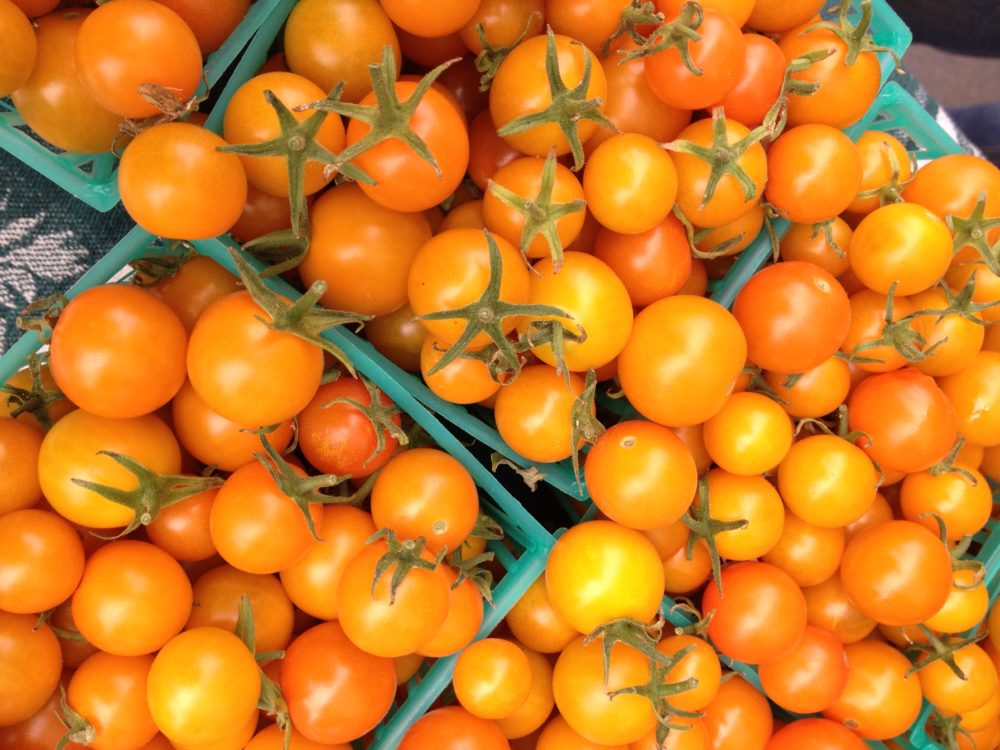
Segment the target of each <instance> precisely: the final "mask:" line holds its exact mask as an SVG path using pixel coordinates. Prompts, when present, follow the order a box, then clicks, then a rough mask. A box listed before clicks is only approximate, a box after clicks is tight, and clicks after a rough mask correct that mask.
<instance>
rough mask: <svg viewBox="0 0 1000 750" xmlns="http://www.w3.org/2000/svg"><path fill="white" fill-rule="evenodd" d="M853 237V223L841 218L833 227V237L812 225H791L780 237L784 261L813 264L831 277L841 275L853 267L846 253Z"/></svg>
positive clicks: (838, 218) (831, 225) (837, 219)
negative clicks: (851, 224)
mask: <svg viewBox="0 0 1000 750" xmlns="http://www.w3.org/2000/svg"><path fill="white" fill-rule="evenodd" d="M853 234H854V230H853V229H851V226H850V224H848V223H847V222H846V221H844V220H843V219H842V218H840V217H839V216H837V217H835V218H834V219H833V222H832V223H831V224H830V238H827V235H826V233H825V232H823V231H822V229H821V228H820V227H817V226H815V225H813V224H792V226H791V227H789V228H788V231H787V232H786V233H785V236H784V237H782V238H781V245H780V247H781V259H782V260H786V261H789V260H799V261H805V262H806V263H814V264H815V265H817V266H819V267H820V268H822V269H823V270H824V271H826V272H827V273H828V274H830V275H831V276H840V275H841V274H842V273H844V271H846V270H847V269H848V268H850V265H851V264H850V261H848V260H847V250H848V249H849V248H850V246H851V236H852V235H853ZM831 239H832V243H831V241H830V240H831ZM834 245H836V247H835V246H834Z"/></svg>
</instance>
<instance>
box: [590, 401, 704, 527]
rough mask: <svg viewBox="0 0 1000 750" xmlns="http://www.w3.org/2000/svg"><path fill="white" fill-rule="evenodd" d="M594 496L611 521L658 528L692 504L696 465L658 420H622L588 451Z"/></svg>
mask: <svg viewBox="0 0 1000 750" xmlns="http://www.w3.org/2000/svg"><path fill="white" fill-rule="evenodd" d="M584 478H585V479H586V481H587V489H588V490H589V492H590V496H591V499H593V501H594V503H595V504H596V505H597V507H598V508H599V509H600V510H601V512H602V513H604V515H606V516H607V517H608V518H609V519H611V520H612V521H615V522H616V523H619V524H621V525H623V526H628V527H630V528H633V529H643V530H645V529H653V528H657V527H661V526H666V525H668V524H672V523H674V522H675V521H677V520H678V519H679V518H680V517H681V516H682V515H683V514H684V513H685V512H686V511H687V509H688V507H689V506H690V505H691V498H692V497H694V493H695V489H696V485H697V479H698V475H697V469H696V468H695V464H694V459H693V458H692V457H691V452H690V451H689V450H688V449H687V447H686V446H685V445H684V443H683V442H682V441H681V440H680V438H678V437H677V436H676V435H674V434H673V433H672V432H671V431H670V430H669V429H667V428H666V427H663V426H662V425H658V424H656V423H655V422H646V421H642V420H629V421H625V422H619V423H618V424H616V425H614V426H613V427H611V428H610V429H608V430H607V431H606V432H604V433H602V434H601V436H600V437H599V438H598V439H597V442H595V443H594V445H593V447H592V448H591V450H590V452H589V453H588V454H587V462H586V463H585V464H584Z"/></svg>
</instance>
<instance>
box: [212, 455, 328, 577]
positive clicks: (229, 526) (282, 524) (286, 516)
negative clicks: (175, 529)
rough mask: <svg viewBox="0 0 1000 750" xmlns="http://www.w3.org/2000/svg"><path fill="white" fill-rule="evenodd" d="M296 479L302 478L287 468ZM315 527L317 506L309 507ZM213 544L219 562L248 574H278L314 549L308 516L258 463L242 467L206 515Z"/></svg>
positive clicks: (314, 540) (298, 471)
mask: <svg viewBox="0 0 1000 750" xmlns="http://www.w3.org/2000/svg"><path fill="white" fill-rule="evenodd" d="M291 471H293V472H294V473H295V474H296V475H297V476H298V477H304V476H306V473H305V472H304V471H302V470H301V469H299V468H298V467H296V466H291ZM308 512H309V515H310V516H311V518H312V522H313V524H316V523H318V522H319V519H320V506H319V505H318V504H316V503H313V504H312V505H310V506H309V511H308ZM209 529H210V530H211V534H212V541H213V542H214V543H215V548H216V549H217V550H218V551H219V554H220V555H221V556H222V559H223V560H225V561H226V562H228V563H229V564H230V565H232V566H233V567H235V568H239V569H240V570H244V571H246V572H248V573H261V574H265V573H277V572H278V571H279V570H283V569H284V568H287V567H289V566H290V565H294V564H295V563H297V562H298V561H299V560H301V559H302V558H303V557H305V556H306V554H307V553H308V552H309V550H310V549H311V548H312V546H313V545H314V544H316V539H315V538H314V537H313V534H312V532H311V531H310V530H309V525H308V523H307V521H306V516H305V514H304V513H303V512H302V510H301V509H300V508H299V506H298V505H297V504H296V503H295V501H294V500H293V499H292V498H290V497H289V496H288V495H286V494H285V493H284V492H283V491H282V490H281V489H280V488H279V487H278V485H277V484H276V483H275V481H274V479H273V478H272V476H271V474H270V473H269V472H268V470H267V469H266V468H265V467H264V465H263V464H262V463H261V462H260V461H253V462H251V463H248V464H244V465H243V466H241V467H240V468H239V469H237V470H236V471H234V472H233V473H232V474H230V475H229V477H228V478H227V479H226V481H225V482H224V483H223V485H222V486H221V487H220V488H219V492H218V494H217V495H216V496H215V502H214V503H212V511H211V514H210V516H209Z"/></svg>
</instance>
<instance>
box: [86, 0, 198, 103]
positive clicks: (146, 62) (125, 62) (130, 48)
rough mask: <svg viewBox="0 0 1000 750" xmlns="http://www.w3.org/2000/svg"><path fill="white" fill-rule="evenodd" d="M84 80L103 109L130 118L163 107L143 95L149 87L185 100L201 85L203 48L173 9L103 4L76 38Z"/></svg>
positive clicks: (135, 2) (129, 0)
mask: <svg viewBox="0 0 1000 750" xmlns="http://www.w3.org/2000/svg"><path fill="white" fill-rule="evenodd" d="M75 55H76V67H77V70H78V71H79V73H80V80H81V82H82V83H83V85H84V86H85V87H86V88H87V90H88V91H89V92H90V94H91V95H92V96H93V97H94V99H96V100H97V101H98V102H99V103H100V105H101V106H102V107H104V108H106V109H109V110H111V111H112V112H114V113H116V114H119V115H124V116H125V117H131V118H135V119H138V118H142V117H151V116H153V115H158V114H160V109H159V108H158V107H157V106H156V105H155V104H152V103H151V102H149V101H147V100H146V99H144V98H143V97H142V96H140V94H139V91H138V90H139V87H140V85H141V84H144V83H153V84H156V85H158V86H162V87H163V88H166V89H167V90H168V91H169V92H170V94H172V95H173V96H174V97H175V98H176V99H178V100H179V101H181V102H186V101H187V100H188V99H190V98H191V96H192V95H193V94H194V91H195V88H197V86H198V84H199V83H200V82H201V77H202V69H201V50H200V49H199V47H198V40H197V39H196V38H195V35H194V32H193V31H191V28H190V27H189V26H188V25H187V24H186V23H184V19H182V18H181V17H180V16H179V15H177V14H176V13H174V11H172V10H170V9H169V8H167V7H166V6H165V5H161V4H160V3H158V2H153V0H126V2H123V3H118V4H117V5H109V6H107V7H105V6H101V7H99V8H98V9H97V10H95V11H94V12H93V13H91V14H90V15H88V16H87V18H86V20H85V21H84V22H83V25H82V26H81V27H80V33H79V36H78V37H77V40H76V47H75Z"/></svg>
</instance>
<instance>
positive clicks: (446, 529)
mask: <svg viewBox="0 0 1000 750" xmlns="http://www.w3.org/2000/svg"><path fill="white" fill-rule="evenodd" d="M371 512H372V520H373V521H374V522H375V526H376V527H378V528H389V529H392V530H394V531H395V532H396V534H397V535H398V536H399V538H400V539H418V538H421V537H422V538H423V539H425V540H426V541H427V548H428V549H429V550H431V551H432V552H437V551H438V550H441V549H445V550H448V551H449V552H451V551H453V550H456V549H458V548H459V547H460V546H461V545H462V542H464V541H465V539H466V537H468V536H469V534H470V533H471V532H472V529H473V527H474V526H475V525H476V521H477V520H478V518H479V497H478V493H477V490H476V485H475V483H474V482H473V480H472V476H471V475H470V474H469V472H468V471H466V469H465V467H464V466H462V464H461V463H459V461H458V460H457V459H455V458H453V457H452V456H450V455H448V454H447V453H445V452H444V451H441V450H438V449H436V448H414V449H412V450H408V451H405V452H403V453H400V454H399V455H398V456H396V457H394V458H393V459H392V460H390V461H389V463H387V464H386V465H385V467H384V468H383V469H382V472H381V473H380V474H379V475H378V477H377V478H376V480H375V485H374V486H373V487H372V494H371Z"/></svg>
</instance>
